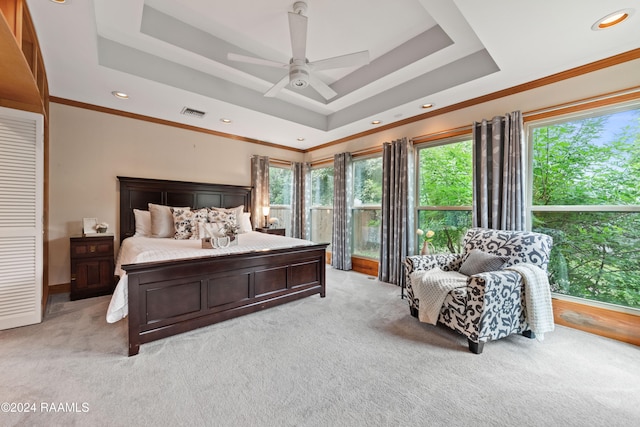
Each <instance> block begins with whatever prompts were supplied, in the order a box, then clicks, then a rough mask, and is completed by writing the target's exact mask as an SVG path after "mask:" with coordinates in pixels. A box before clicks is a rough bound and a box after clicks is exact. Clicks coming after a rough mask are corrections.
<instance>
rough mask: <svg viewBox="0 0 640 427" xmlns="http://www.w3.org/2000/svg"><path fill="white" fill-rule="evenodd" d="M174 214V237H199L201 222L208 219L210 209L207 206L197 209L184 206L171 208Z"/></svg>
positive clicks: (179, 238) (178, 238) (181, 238)
mask: <svg viewBox="0 0 640 427" xmlns="http://www.w3.org/2000/svg"><path fill="white" fill-rule="evenodd" d="M171 213H172V214H173V223H174V225H175V230H176V231H175V234H174V236H173V238H174V239H177V240H185V239H199V238H200V232H199V230H198V226H199V224H201V223H202V224H203V223H205V222H206V221H207V214H208V211H207V209H206V208H203V209H199V210H197V211H192V210H186V209H182V208H171Z"/></svg>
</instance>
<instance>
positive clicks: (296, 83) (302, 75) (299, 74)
mask: <svg viewBox="0 0 640 427" xmlns="http://www.w3.org/2000/svg"><path fill="white" fill-rule="evenodd" d="M289 84H290V85H291V87H292V88H294V89H304V88H306V87H307V86H309V67H308V66H306V65H296V64H292V65H291V66H290V68H289Z"/></svg>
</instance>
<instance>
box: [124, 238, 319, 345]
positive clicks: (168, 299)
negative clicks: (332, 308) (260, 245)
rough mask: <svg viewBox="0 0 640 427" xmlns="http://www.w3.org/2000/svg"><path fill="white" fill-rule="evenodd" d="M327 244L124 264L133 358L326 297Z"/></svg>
mask: <svg viewBox="0 0 640 427" xmlns="http://www.w3.org/2000/svg"><path fill="white" fill-rule="evenodd" d="M326 246H327V245H326V244H318V245H312V246H304V247H297V248H289V249H274V250H269V251H260V252H251V253H245V254H232V255H225V256H222V257H206V258H191V259H187V260H179V261H170V262H169V261H166V262H152V263H142V264H129V265H124V266H122V268H123V269H124V270H125V271H126V272H127V276H128V280H129V288H128V291H129V356H133V355H136V354H138V352H139V350H140V344H144V343H147V342H150V341H155V340H158V339H161V338H165V337H169V336H172V335H176V334H179V333H182V332H186V331H190V330H193V329H197V328H201V327H203V326H207V325H211V324H214V323H217V322H221V321H224V320H228V319H231V318H234V317H238V316H242V315H245V314H249V313H253V312H256V311H259V310H262V309H265V308H269V307H273V306H276V305H280V304H284V303H286V302H289V301H294V300H297V299H300V298H304V297H307V296H310V295H314V294H320V296H321V297H324V296H325V266H326V264H325V251H326Z"/></svg>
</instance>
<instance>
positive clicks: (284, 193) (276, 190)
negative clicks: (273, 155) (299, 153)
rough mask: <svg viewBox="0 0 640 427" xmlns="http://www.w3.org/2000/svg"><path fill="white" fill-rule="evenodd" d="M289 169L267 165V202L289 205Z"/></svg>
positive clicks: (290, 179) (291, 174) (290, 175)
mask: <svg viewBox="0 0 640 427" xmlns="http://www.w3.org/2000/svg"><path fill="white" fill-rule="evenodd" d="M292 180H293V173H292V172H291V169H285V168H278V167H275V166H269V204H271V205H288V206H290V205H291V183H292Z"/></svg>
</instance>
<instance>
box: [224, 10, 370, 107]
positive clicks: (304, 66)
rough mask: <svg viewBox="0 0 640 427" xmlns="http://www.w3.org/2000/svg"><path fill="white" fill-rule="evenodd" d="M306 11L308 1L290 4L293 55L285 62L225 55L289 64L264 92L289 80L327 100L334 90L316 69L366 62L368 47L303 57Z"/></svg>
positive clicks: (271, 91) (268, 63) (267, 63)
mask: <svg viewBox="0 0 640 427" xmlns="http://www.w3.org/2000/svg"><path fill="white" fill-rule="evenodd" d="M306 11H307V3H305V2H303V1H297V2H295V3H294V4H293V12H289V33H290V35H291V50H292V54H293V56H292V58H291V60H290V61H289V63H288V64H283V63H280V62H275V61H270V60H268V59H261V58H254V57H251V56H244V55H239V54H235V53H229V54H228V55H227V58H228V59H229V60H230V61H239V62H246V63H249V64H257V65H265V66H267V67H277V68H289V73H288V74H287V75H285V76H284V77H283V78H282V79H281V80H280V81H278V82H277V83H276V84H275V85H273V87H271V89H269V90H268V91H267V92H266V93H265V94H264V96H267V97H274V96H276V95H277V94H278V92H280V90H281V89H282V88H284V87H285V86H287V84H288V85H289V86H290V87H292V88H293V89H304V88H306V87H307V86H311V87H312V88H314V89H315V90H316V91H317V92H318V93H319V94H320V95H322V97H323V98H324V99H326V100H329V99H331V98H333V97H334V96H336V95H337V93H336V92H335V91H334V90H333V89H331V88H330V87H329V85H327V84H326V83H324V82H323V81H322V80H320V79H319V78H318V77H316V76H315V75H314V72H315V71H321V70H329V69H333V68H344V67H352V66H360V65H366V64H368V63H369V51H367V50H363V51H361V52H355V53H350V54H347V55H341V56H335V57H332V58H327V59H322V60H320V61H315V62H309V60H308V59H307V57H306V51H307V17H306V16H305V15H303V13H306Z"/></svg>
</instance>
